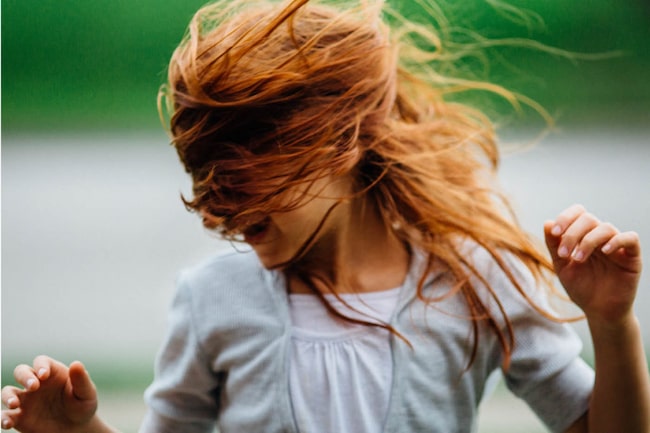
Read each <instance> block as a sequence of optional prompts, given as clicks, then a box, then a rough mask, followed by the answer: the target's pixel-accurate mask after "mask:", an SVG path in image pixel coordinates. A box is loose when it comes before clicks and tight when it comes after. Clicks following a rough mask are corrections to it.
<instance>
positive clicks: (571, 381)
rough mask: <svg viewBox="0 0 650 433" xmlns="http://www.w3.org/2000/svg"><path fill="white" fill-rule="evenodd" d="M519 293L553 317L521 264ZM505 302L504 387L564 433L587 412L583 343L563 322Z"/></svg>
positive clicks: (589, 375) (589, 373) (589, 381)
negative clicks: (508, 330) (509, 348)
mask: <svg viewBox="0 0 650 433" xmlns="http://www.w3.org/2000/svg"><path fill="white" fill-rule="evenodd" d="M514 268H515V270H516V271H517V273H516V275H517V276H518V277H519V281H520V282H521V283H522V288H524V290H525V291H526V292H527V293H528V295H529V296H530V297H531V299H532V301H533V302H534V303H535V304H536V305H537V306H538V307H539V308H541V309H542V310H545V311H548V312H549V313H550V314H554V313H553V311H552V309H551V307H550V305H549V303H548V299H547V297H546V295H545V294H544V293H543V292H542V291H541V290H539V289H537V288H536V287H535V286H536V284H535V280H534V278H533V277H532V275H531V274H530V273H529V272H528V271H527V269H524V267H523V265H521V264H519V265H515V266H514ZM517 298H518V301H515V302H512V303H510V305H509V306H508V307H509V308H510V309H511V311H512V314H511V320H512V326H513V328H514V330H515V331H514V333H515V334H514V336H515V347H514V351H513V353H512V358H511V364H510V367H509V369H508V370H507V371H506V372H504V376H505V381H506V385H507V386H508V388H509V389H510V390H511V391H512V392H513V393H514V394H515V395H517V396H518V397H520V398H522V399H523V400H524V401H526V403H527V404H528V406H529V407H530V408H531V409H532V410H533V411H534V412H535V414H536V415H537V416H538V417H539V418H540V419H541V420H542V421H543V422H544V424H545V425H546V426H547V427H548V428H549V430H550V431H552V432H564V431H565V430H566V429H567V428H568V427H570V426H571V424H572V423H573V422H575V421H576V420H577V419H578V418H579V417H580V416H582V415H583V414H584V413H585V412H586V411H587V410H588V409H589V399H590V396H591V392H592V389H593V384H594V372H593V370H592V368H591V367H590V366H589V365H587V364H586V363H585V362H584V361H583V360H582V358H581V357H580V353H581V350H582V341H581V340H580V338H579V337H578V335H577V334H576V332H575V331H574V329H573V328H572V327H571V326H570V325H568V324H567V323H559V322H557V321H555V320H551V319H549V318H546V317H544V316H543V315H542V314H540V312H538V311H537V310H536V309H534V308H533V307H532V306H531V305H530V304H529V303H528V302H527V301H526V300H524V299H523V297H514V296H513V297H511V298H510V299H517Z"/></svg>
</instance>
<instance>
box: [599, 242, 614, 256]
mask: <svg viewBox="0 0 650 433" xmlns="http://www.w3.org/2000/svg"><path fill="white" fill-rule="evenodd" d="M611 250H612V246H611V245H610V244H607V245H605V246H604V247H603V248H602V249H601V251H602V252H603V253H605V254H607V253H608V252H610V251H611Z"/></svg>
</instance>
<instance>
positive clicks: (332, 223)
mask: <svg viewBox="0 0 650 433" xmlns="http://www.w3.org/2000/svg"><path fill="white" fill-rule="evenodd" d="M350 191H351V181H349V180H348V179H343V178H336V179H334V178H331V177H326V178H323V179H320V180H318V181H316V182H315V183H314V184H313V185H311V187H310V188H309V190H308V191H307V196H306V198H305V203H304V204H302V205H301V206H299V207H298V208H296V209H293V210H291V211H288V212H282V213H275V214H271V215H268V216H266V217H265V218H264V219H263V220H262V221H261V222H260V223H258V224H254V225H253V226H251V227H249V228H248V229H246V230H244V239H245V241H246V242H247V243H248V244H249V245H250V246H251V247H252V248H253V250H255V253H256V254H257V256H258V257H259V259H260V261H261V262H262V264H263V265H264V266H265V267H266V268H273V267H276V266H277V265H280V264H282V263H285V262H287V261H289V260H290V259H292V258H293V257H294V256H295V255H296V254H297V253H298V250H299V249H300V248H301V247H302V246H303V245H304V244H305V242H306V241H307V240H308V239H309V237H310V236H311V235H312V234H313V233H314V231H316V229H317V227H318V225H319V224H320V223H321V222H322V221H323V218H325V215H326V214H327V212H328V211H329V210H330V208H332V206H335V205H336V204H337V203H338V202H340V201H341V199H343V198H345V197H348V196H349V195H350ZM302 192H303V191H301V190H297V191H289V192H288V193H287V194H301V193H302ZM290 198H291V197H289V199H290ZM347 209H348V206H345V203H341V205H339V206H337V207H336V208H335V209H334V210H333V211H332V213H331V214H330V215H329V216H328V218H327V220H326V221H325V223H324V225H323V227H322V228H321V229H320V230H319V232H318V234H317V236H316V238H315V239H314V240H313V242H312V247H311V248H310V250H313V249H318V250H319V251H324V252H327V251H328V249H330V250H331V249H333V248H334V235H335V234H336V233H337V232H338V231H339V230H341V229H342V228H343V227H344V224H345V221H346V214H347V212H346V210H347Z"/></svg>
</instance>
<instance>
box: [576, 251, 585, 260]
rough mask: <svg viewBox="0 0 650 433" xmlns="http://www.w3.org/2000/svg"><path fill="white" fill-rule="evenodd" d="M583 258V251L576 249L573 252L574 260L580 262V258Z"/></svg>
mask: <svg viewBox="0 0 650 433" xmlns="http://www.w3.org/2000/svg"><path fill="white" fill-rule="evenodd" d="M584 258H585V253H583V252H582V251H580V250H576V251H575V252H574V253H573V260H575V261H576V262H581V261H582V260H584Z"/></svg>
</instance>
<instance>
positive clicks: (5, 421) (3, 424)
mask: <svg viewBox="0 0 650 433" xmlns="http://www.w3.org/2000/svg"><path fill="white" fill-rule="evenodd" d="M2 427H3V428H5V429H7V428H9V420H8V419H3V420H2Z"/></svg>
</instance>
